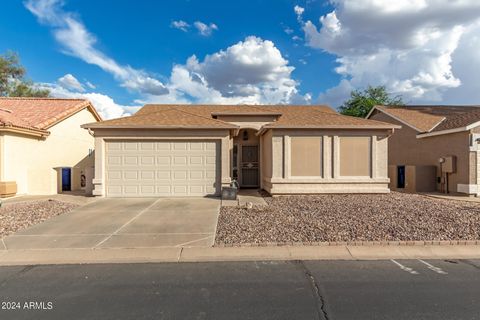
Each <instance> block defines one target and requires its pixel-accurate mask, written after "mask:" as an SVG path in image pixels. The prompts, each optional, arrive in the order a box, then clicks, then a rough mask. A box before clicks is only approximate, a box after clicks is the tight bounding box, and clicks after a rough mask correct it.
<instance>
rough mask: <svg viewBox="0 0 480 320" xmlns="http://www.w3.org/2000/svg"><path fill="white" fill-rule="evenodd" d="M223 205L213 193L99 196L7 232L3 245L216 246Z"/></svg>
mask: <svg viewBox="0 0 480 320" xmlns="http://www.w3.org/2000/svg"><path fill="white" fill-rule="evenodd" d="M219 208H220V200H218V199H209V198H181V199H180V198H173V199H172V198H170V199H167V198H160V199H159V198H154V199H153V198H152V199H139V198H136V199H101V200H98V201H95V202H94V203H90V204H87V205H85V206H83V207H80V208H78V209H75V210H73V211H72V212H71V213H67V214H64V215H61V216H57V217H55V218H53V219H50V220H47V221H45V222H43V223H41V224H38V225H35V226H33V227H31V228H28V229H25V230H23V231H20V232H17V233H15V234H14V235H11V236H9V237H6V238H4V239H3V243H4V247H5V248H4V249H7V250H13V249H56V248H154V247H196V246H198V247H204V246H212V245H213V243H214V240H215V230H216V226H217V219H218V213H219ZM0 246H1V244H0Z"/></svg>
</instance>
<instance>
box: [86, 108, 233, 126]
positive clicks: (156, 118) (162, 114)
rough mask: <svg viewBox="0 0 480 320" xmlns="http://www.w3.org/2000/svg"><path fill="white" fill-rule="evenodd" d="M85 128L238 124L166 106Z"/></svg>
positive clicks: (91, 124) (92, 124)
mask: <svg viewBox="0 0 480 320" xmlns="http://www.w3.org/2000/svg"><path fill="white" fill-rule="evenodd" d="M83 127H85V128H98V127H101V128H108V127H120V128H121V127H125V128H127V127H128V128H131V127H148V128H155V127H158V128H212V129H215V128H219V129H222V128H223V129H235V128H238V126H236V125H233V124H230V123H228V122H224V121H220V120H216V119H213V118H211V117H210V118H208V117H204V116H202V115H198V114H194V113H191V112H186V111H183V110H178V109H175V108H170V109H169V108H165V109H163V110H159V111H155V112H148V113H138V112H137V113H136V114H134V115H133V116H129V117H124V118H118V119H112V120H106V121H102V122H98V123H90V124H86V125H84V126H83Z"/></svg>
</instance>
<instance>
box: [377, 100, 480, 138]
mask: <svg viewBox="0 0 480 320" xmlns="http://www.w3.org/2000/svg"><path fill="white" fill-rule="evenodd" d="M375 108H376V109H377V110H380V111H382V112H384V113H386V114H387V115H390V116H393V117H395V118H397V119H398V120H401V121H402V122H405V123H407V124H409V125H411V126H413V127H415V128H417V129H418V131H419V132H422V133H426V132H438V131H443V130H450V129H457V128H462V127H466V126H468V125H470V124H473V123H475V122H477V121H480V107H478V106H403V107H399V106H388V107H387V106H376V107H375Z"/></svg>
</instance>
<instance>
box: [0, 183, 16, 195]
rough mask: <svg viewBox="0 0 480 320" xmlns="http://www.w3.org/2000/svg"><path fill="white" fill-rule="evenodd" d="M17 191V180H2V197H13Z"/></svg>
mask: <svg viewBox="0 0 480 320" xmlns="http://www.w3.org/2000/svg"><path fill="white" fill-rule="evenodd" d="M16 193H17V183H16V182H15V181H0V198H8V197H13V196H14V195H15V194H16Z"/></svg>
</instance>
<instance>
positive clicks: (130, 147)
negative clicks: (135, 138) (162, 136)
mask: <svg viewBox="0 0 480 320" xmlns="http://www.w3.org/2000/svg"><path fill="white" fill-rule="evenodd" d="M138 145H139V144H138V143H136V142H130V143H124V144H123V150H126V151H128V150H134V151H137V150H138Z"/></svg>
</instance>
